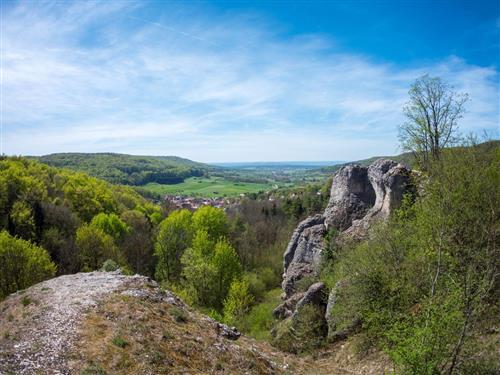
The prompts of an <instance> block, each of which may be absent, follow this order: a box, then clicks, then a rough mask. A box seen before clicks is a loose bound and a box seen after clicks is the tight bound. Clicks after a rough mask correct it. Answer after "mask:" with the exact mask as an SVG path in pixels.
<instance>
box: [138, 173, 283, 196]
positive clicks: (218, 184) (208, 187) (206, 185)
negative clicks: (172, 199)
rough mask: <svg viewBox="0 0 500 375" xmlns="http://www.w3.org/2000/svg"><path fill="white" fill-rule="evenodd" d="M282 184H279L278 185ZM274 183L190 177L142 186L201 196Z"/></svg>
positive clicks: (249, 190) (265, 188) (229, 193)
mask: <svg viewBox="0 0 500 375" xmlns="http://www.w3.org/2000/svg"><path fill="white" fill-rule="evenodd" d="M282 185H283V186H284V184H281V185H280V187H282ZM276 186H277V185H275V184H270V183H268V184H265V183H247V182H234V181H229V180H226V179H224V178H222V177H191V178H188V179H186V180H185V181H184V182H182V183H180V184H174V185H162V184H157V183H149V184H147V185H144V186H142V187H143V188H145V189H148V190H151V191H153V192H155V193H160V194H172V195H177V194H178V195H193V196H194V195H196V196H203V197H221V196H236V195H239V194H241V193H256V192H259V191H268V190H271V189H273V188H276Z"/></svg>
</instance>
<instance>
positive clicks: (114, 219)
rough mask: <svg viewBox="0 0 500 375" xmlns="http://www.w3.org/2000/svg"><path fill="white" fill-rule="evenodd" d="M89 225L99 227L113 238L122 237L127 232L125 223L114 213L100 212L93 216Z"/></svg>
mask: <svg viewBox="0 0 500 375" xmlns="http://www.w3.org/2000/svg"><path fill="white" fill-rule="evenodd" d="M90 225H92V226H94V227H96V228H99V229H101V230H102V231H103V232H104V233H106V234H109V235H110V236H111V237H113V238H114V239H115V240H120V239H122V238H123V237H124V236H125V234H126V233H127V232H128V229H129V228H128V227H127V224H125V223H124V222H123V221H122V220H121V219H120V218H119V217H118V215H116V214H113V213H111V214H105V213H103V212H101V213H100V214H97V215H96V216H94V218H93V219H92V221H91V222H90Z"/></svg>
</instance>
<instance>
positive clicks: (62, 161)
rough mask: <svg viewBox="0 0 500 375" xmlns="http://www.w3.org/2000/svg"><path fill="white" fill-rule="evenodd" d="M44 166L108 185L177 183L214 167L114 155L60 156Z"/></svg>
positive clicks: (169, 158)
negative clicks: (91, 178)
mask: <svg viewBox="0 0 500 375" xmlns="http://www.w3.org/2000/svg"><path fill="white" fill-rule="evenodd" d="M38 160H39V161H41V162H42V163H45V164H48V165H51V166H54V167H59V168H68V169H73V170H77V171H81V172H85V173H87V174H89V175H91V176H94V177H98V178H102V179H104V180H106V181H108V182H111V183H115V184H125V185H145V184H147V183H149V182H156V183H159V184H177V183H180V182H183V181H184V179H186V178H188V177H197V176H202V175H203V174H205V173H206V172H207V171H208V170H209V169H210V167H209V166H207V165H205V164H202V163H197V162H194V161H191V160H188V159H183V158H180V157H177V156H137V155H125V154H113V153H95V154H92V153H89V154H87V153H60V154H51V155H45V156H41V157H40V158H39V159H38Z"/></svg>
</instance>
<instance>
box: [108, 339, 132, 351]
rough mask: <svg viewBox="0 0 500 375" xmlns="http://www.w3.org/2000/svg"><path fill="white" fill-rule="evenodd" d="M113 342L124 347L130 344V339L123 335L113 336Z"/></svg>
mask: <svg viewBox="0 0 500 375" xmlns="http://www.w3.org/2000/svg"><path fill="white" fill-rule="evenodd" d="M111 342H112V343H113V345H115V346H118V347H119V348H122V349H123V348H125V347H126V346H127V345H129V343H128V341H127V340H125V339H124V338H123V337H121V336H115V337H113V340H111Z"/></svg>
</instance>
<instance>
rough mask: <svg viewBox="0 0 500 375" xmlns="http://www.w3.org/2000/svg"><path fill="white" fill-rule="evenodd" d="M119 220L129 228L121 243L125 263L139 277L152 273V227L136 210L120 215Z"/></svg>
mask: <svg viewBox="0 0 500 375" xmlns="http://www.w3.org/2000/svg"><path fill="white" fill-rule="evenodd" d="M120 217H121V219H122V220H123V221H124V222H125V223H126V224H127V226H128V227H129V228H130V229H129V231H128V232H127V233H126V234H125V237H124V239H123V241H122V243H121V246H120V247H121V249H122V251H123V255H124V256H125V258H126V260H127V263H128V264H129V265H130V266H131V267H132V269H133V270H134V272H136V273H138V274H141V275H151V276H152V274H153V273H154V256H153V233H152V232H153V227H152V224H151V222H150V220H148V218H147V217H146V216H145V215H144V214H143V213H142V212H140V211H138V210H129V211H125V212H124V213H122V214H121V216H120Z"/></svg>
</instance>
